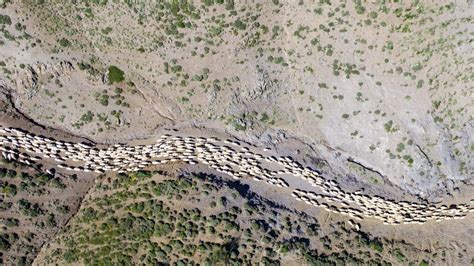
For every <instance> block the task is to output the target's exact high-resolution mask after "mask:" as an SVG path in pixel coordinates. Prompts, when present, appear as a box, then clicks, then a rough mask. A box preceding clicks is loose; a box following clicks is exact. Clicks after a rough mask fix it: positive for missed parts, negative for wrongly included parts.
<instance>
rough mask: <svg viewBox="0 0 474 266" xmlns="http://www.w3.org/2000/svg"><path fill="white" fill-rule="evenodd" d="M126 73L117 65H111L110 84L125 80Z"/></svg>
mask: <svg viewBox="0 0 474 266" xmlns="http://www.w3.org/2000/svg"><path fill="white" fill-rule="evenodd" d="M124 74H125V73H124V72H123V71H122V70H121V69H119V68H118V67H116V66H110V67H109V84H113V83H118V82H121V81H123V80H124V79H125V78H124V76H123V75H124Z"/></svg>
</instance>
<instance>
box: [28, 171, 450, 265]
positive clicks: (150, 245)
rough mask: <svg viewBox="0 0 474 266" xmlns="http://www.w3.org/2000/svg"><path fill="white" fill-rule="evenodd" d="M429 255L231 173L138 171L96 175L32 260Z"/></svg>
mask: <svg viewBox="0 0 474 266" xmlns="http://www.w3.org/2000/svg"><path fill="white" fill-rule="evenodd" d="M440 250H441V249H440ZM444 256H445V255H442V256H439V257H437V258H436V259H435V260H437V261H440V262H441V261H443V260H445V259H446V257H444ZM431 257H432V255H431V254H430V253H429V252H427V251H422V250H417V249H416V248H414V247H413V246H410V245H409V244H406V243H402V242H399V241H394V240H386V239H373V238H371V237H370V235H368V234H366V233H364V232H360V231H356V230H354V229H353V228H352V227H350V226H349V225H348V224H344V223H341V222H332V223H329V224H326V225H325V226H321V225H320V223H319V222H318V220H316V219H315V218H312V217H309V216H307V215H305V214H303V213H298V212H294V211H292V210H289V209H286V208H282V207H279V206H277V205H275V204H274V203H272V202H271V201H268V200H266V199H264V198H262V197H259V196H257V195H255V194H254V193H252V191H250V190H248V187H245V186H242V185H241V184H239V183H238V182H229V181H226V180H222V179H220V178H218V177H215V176H208V175H205V174H199V175H193V174H184V175H180V176H179V177H178V178H176V176H175V175H174V174H171V173H166V172H163V171H157V172H155V173H152V172H146V171H141V172H135V173H130V174H118V175H112V176H105V175H103V176H101V178H100V180H99V181H98V182H97V184H96V185H95V186H94V188H93V189H92V190H91V191H90V193H89V194H88V196H87V197H86V199H85V200H84V202H83V205H82V206H81V209H80V210H79V212H78V213H77V215H76V216H75V217H74V218H73V219H72V220H71V221H70V222H69V224H68V225H67V226H66V227H65V228H64V229H63V230H62V231H61V233H60V234H58V235H57V237H56V238H55V239H54V240H53V241H52V242H51V243H50V244H48V245H46V246H45V248H44V249H43V250H42V252H41V253H40V255H39V256H38V258H37V260H36V261H35V263H37V264H39V265H41V264H44V263H46V264H51V263H59V264H64V263H67V264H70V263H85V264H112V265H113V264H127V265H128V264H140V263H144V264H153V265H156V264H160V263H165V264H168V263H169V264H173V265H175V264H182V263H184V264H188V263H191V264H197V263H205V264H208V265H216V264H218V265H221V264H234V263H239V264H255V263H264V264H266V265H278V264H284V265H288V264H302V263H303V264H305V263H310V264H314V263H349V262H354V263H364V264H367V263H397V262H398V263H408V262H415V263H419V262H422V261H423V262H427V261H429V260H430V258H431Z"/></svg>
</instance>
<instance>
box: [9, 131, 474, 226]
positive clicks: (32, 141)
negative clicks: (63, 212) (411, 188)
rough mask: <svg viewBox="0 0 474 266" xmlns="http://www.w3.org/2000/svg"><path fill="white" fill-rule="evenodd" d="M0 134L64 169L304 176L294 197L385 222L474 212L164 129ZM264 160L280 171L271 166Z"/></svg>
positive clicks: (20, 156) (14, 153)
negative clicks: (114, 140) (305, 186)
mask: <svg viewBox="0 0 474 266" xmlns="http://www.w3.org/2000/svg"><path fill="white" fill-rule="evenodd" d="M0 133H1V135H0V143H1V146H0V149H1V151H2V155H3V157H4V158H5V159H7V160H17V161H20V162H22V163H25V164H28V165H31V164H33V163H34V161H38V160H42V158H41V157H43V158H48V159H50V160H52V161H55V163H56V164H57V167H58V168H63V169H65V170H70V171H84V172H96V173H104V172H105V171H116V172H128V171H138V170H141V169H144V168H147V167H149V166H151V165H159V164H165V163H170V162H178V161H179V162H185V163H188V164H198V163H200V164H204V165H208V166H209V167H210V168H212V169H215V170H216V171H218V172H221V173H224V174H227V175H229V176H231V177H232V178H234V179H240V178H242V177H251V178H253V179H254V180H256V181H264V182H266V183H268V184H271V185H275V186H278V187H282V188H288V187H289V184H288V183H287V182H286V181H285V180H284V179H283V178H282V177H281V176H287V177H288V176H293V177H297V178H302V179H304V180H306V181H307V182H309V184H310V185H311V186H313V187H316V188H317V189H318V190H319V191H320V192H318V193H317V192H314V191H303V190H300V189H295V190H293V192H292V193H291V195H292V197H294V198H295V199H296V200H299V201H303V202H305V203H307V204H310V205H313V206H317V207H321V208H324V209H326V210H328V211H330V212H334V213H339V214H344V215H349V216H351V217H352V218H354V219H363V218H364V217H372V218H376V219H379V220H382V221H383V222H384V223H385V224H409V223H416V224H423V223H425V222H427V221H430V220H434V221H442V220H449V219H462V218H464V217H466V215H467V214H468V213H469V212H474V207H473V206H470V205H469V204H458V205H451V206H445V205H443V206H435V205H427V204H419V203H411V202H404V201H401V202H396V201H393V200H387V199H384V198H381V197H378V196H368V195H363V194H362V193H360V192H354V193H348V192H345V191H343V190H341V189H340V187H339V186H338V184H337V183H336V182H334V181H332V180H326V179H324V178H323V177H322V176H321V175H320V174H319V173H318V172H317V171H315V170H312V169H310V168H308V167H303V166H302V165H300V164H299V163H298V162H296V161H294V160H293V159H292V158H290V157H278V158H277V157H274V156H263V155H261V154H257V153H253V152H251V151H250V148H249V147H246V146H243V145H240V143H239V142H237V141H233V140H229V139H227V140H220V139H218V138H213V137H211V138H204V137H191V136H189V137H182V136H172V135H169V134H166V135H163V136H161V137H160V138H158V139H157V140H156V143H154V144H149V145H137V146H127V145H124V144H115V145H112V146H110V147H109V148H106V149H99V148H96V147H94V146H92V145H90V144H85V143H72V142H66V141H61V140H54V139H52V138H47V137H42V136H37V135H34V134H31V133H28V132H25V131H23V130H20V129H15V128H0ZM21 150H23V151H24V152H21ZM264 151H266V150H264ZM25 152H26V153H25ZM30 154H37V155H39V156H41V157H39V156H37V155H30ZM66 163H67V164H66ZM264 165H267V166H270V168H271V169H279V170H271V169H270V168H268V167H264ZM471 203H472V201H471ZM356 226H358V225H356Z"/></svg>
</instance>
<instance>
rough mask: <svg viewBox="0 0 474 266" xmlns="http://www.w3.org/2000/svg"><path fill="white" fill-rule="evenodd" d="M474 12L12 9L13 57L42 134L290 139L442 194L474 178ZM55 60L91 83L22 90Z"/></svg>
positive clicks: (215, 4)
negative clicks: (281, 135) (175, 128)
mask: <svg viewBox="0 0 474 266" xmlns="http://www.w3.org/2000/svg"><path fill="white" fill-rule="evenodd" d="M13 11H17V12H18V13H15V12H13ZM470 11H472V6H469V5H468V4H467V3H450V2H439V1H437V2H436V3H432V2H429V3H428V2H424V1H414V2H405V3H398V2H394V3H388V2H385V1H380V2H377V3H364V2H363V1H354V2H352V1H351V2H347V3H345V2H339V1H299V2H297V1H278V0H275V1H272V3H268V2H267V1H256V2H252V3H234V2H233V1H231V0H226V1H221V0H218V1H212V0H208V1H169V2H168V1H163V2H157V3H140V4H126V3H115V2H113V1H102V2H100V3H99V4H94V3H76V4H64V3H59V2H58V3H57V4H47V5H46V4H33V3H31V2H28V3H23V4H8V5H7V8H6V9H4V10H3V11H2V12H8V14H11V17H12V18H11V21H12V22H11V23H10V25H5V26H3V27H4V31H5V32H9V35H8V34H7V33H5V34H6V35H8V36H10V38H7V40H5V41H4V47H5V48H8V50H9V51H17V52H18V53H11V52H10V53H8V52H5V51H3V50H2V53H3V55H4V56H6V60H4V62H5V64H6V66H5V70H6V71H8V72H9V73H12V74H11V75H7V78H11V82H9V83H10V85H11V88H13V91H14V92H15V94H16V96H17V97H16V100H17V104H18V106H19V107H20V108H22V109H24V110H25V111H26V112H27V113H28V114H29V115H31V116H32V117H33V118H34V119H36V120H38V121H41V122H42V123H45V124H49V125H53V126H55V127H61V128H65V129H68V130H70V131H73V132H76V133H80V134H84V135H88V136H94V138H97V139H104V138H110V137H115V138H122V139H123V138H133V137H140V136H144V135H147V134H149V133H150V132H152V130H153V129H154V128H156V127H158V126H164V125H171V124H178V125H179V124H183V123H184V124H190V123H191V124H193V123H194V124H201V125H205V126H212V127H219V128H222V127H226V128H227V129H228V130H230V131H232V132H234V133H235V134H237V135H239V134H240V135H242V136H244V134H245V135H246V136H257V137H262V139H265V138H263V137H265V136H266V135H267V134H270V135H272V134H274V133H273V132H274V129H275V130H281V129H283V130H285V131H286V132H287V133H289V134H291V135H295V136H297V137H299V138H304V139H306V140H307V141H308V142H310V143H313V144H314V146H315V147H317V146H318V145H320V144H324V145H327V146H329V147H331V148H333V149H336V150H338V151H339V152H342V154H344V155H345V156H347V157H348V158H349V157H351V158H352V159H353V160H352V161H355V162H357V163H358V165H359V166H363V167H364V168H366V169H370V170H371V171H373V172H374V173H377V175H378V178H376V179H387V180H389V181H390V182H393V183H394V184H396V185H398V186H400V187H402V188H403V189H405V190H407V191H410V192H411V193H414V194H419V195H420V196H428V195H431V194H427V193H426V192H428V191H433V190H439V189H443V190H444V189H445V186H446V187H448V188H447V192H450V193H452V192H453V190H452V188H453V187H454V188H456V187H457V186H458V182H456V181H457V180H464V179H466V178H467V177H469V176H472V173H473V169H472V165H474V164H473V162H472V156H471V154H472V151H473V148H474V146H472V144H470V143H472V113H473V108H472V106H473V103H472V98H473V97H472V91H473V90H472V84H473V82H472V80H473V76H472V45H470V39H471V38H472V34H473V31H472V27H470V25H471V24H472V23H471V22H472V15H471V14H472V12H470ZM24 18H26V20H25V22H24V23H23V22H22V21H23V19H24ZM104 18H107V19H104ZM17 23H19V24H18V26H17ZM7 24H8V23H7ZM33 32H34V34H35V35H36V36H34V37H33V36H32V34H33ZM22 34H23V35H22ZM11 36H13V37H11ZM26 36H29V37H28V38H26ZM33 46H34V47H33ZM19 49H23V51H19ZM33 51H34V53H33ZM49 53H53V54H55V55H56V57H57V58H58V59H62V60H69V61H70V62H72V64H73V65H74V67H75V69H76V70H75V71H74V72H73V73H71V74H70V75H69V76H60V75H58V76H57V77H56V76H55V78H54V79H45V80H41V79H39V80H38V82H39V83H38V84H40V85H42V86H35V91H34V92H33V91H31V90H30V89H31V88H30V87H29V86H26V88H25V86H23V85H24V84H23V83H22V84H21V85H22V86H20V87H21V89H20V88H18V86H17V85H18V84H15V80H16V81H17V80H18V79H17V77H19V76H20V77H21V76H22V75H24V74H23V72H25V71H22V70H21V69H19V68H18V66H21V64H26V65H28V64H33V63H34V62H35V61H37V60H38V61H40V62H41V61H51V60H50V59H49V57H48V56H46V55H47V54H49ZM5 54H7V55H5ZM30 54H32V55H33V56H31V57H30V58H29V59H28V58H27V56H26V55H30ZM466 55H467V56H466ZM53 61H57V59H55V60H53ZM115 66H117V67H118V68H117V69H118V70H120V71H123V73H122V72H120V71H118V72H117V71H112V74H111V72H110V71H109V70H110V69H112V70H116V68H115ZM111 67H112V68H111ZM26 69H28V67H26ZM29 71H30V70H27V71H26V74H28V73H30V72H29ZM16 72H18V73H17V74H15V73H16ZM114 73H120V75H119V76H120V77H119V76H116V75H114ZM110 77H112V79H110ZM117 78H118V79H117ZM122 79H124V81H121V80H122ZM41 82H43V83H41ZM35 84H36V83H35ZM36 85H37V84H36ZM15 88H17V91H15ZM25 91H28V93H25ZM39 103H40V104H39ZM38 110H41V111H40V112H38ZM262 134H263V135H262ZM322 156H324V157H327V158H326V159H331V158H330V157H331V156H335V155H334V154H323V155H322ZM348 164H351V163H348ZM344 167H346V168H348V169H350V167H349V166H344ZM356 167H357V166H356ZM376 179H374V180H376ZM447 180H453V181H454V183H453V181H449V182H446V181H447ZM373 182H375V181H373Z"/></svg>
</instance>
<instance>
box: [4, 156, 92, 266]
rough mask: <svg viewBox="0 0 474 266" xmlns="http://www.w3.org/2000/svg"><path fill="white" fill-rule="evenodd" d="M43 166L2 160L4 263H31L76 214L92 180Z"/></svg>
mask: <svg viewBox="0 0 474 266" xmlns="http://www.w3.org/2000/svg"><path fill="white" fill-rule="evenodd" d="M47 170H48V171H50V170H49V169H48V168H46V167H44V166H43V165H35V166H28V165H26V164H22V163H18V162H15V161H8V160H5V159H2V160H1V162H0V187H1V189H2V191H1V197H2V201H1V203H0V223H1V228H2V232H1V233H0V257H1V259H0V263H1V264H4V265H28V264H30V263H31V262H32V261H33V259H34V258H35V256H36V255H37V253H38V252H39V250H40V248H41V246H42V245H43V244H44V243H45V242H48V241H49V239H50V238H51V237H52V236H53V235H54V234H55V233H56V232H57V231H58V230H59V229H60V228H61V227H62V226H64V224H66V222H67V221H68V220H69V219H70V218H71V217H72V215H74V213H75V212H76V210H77V209H78V207H79V205H80V200H81V197H82V196H83V194H85V192H86V191H87V189H88V182H87V181H88V180H87V179H84V177H83V176H82V175H81V179H82V180H78V177H77V176H76V175H72V176H66V175H63V174H60V173H55V172H54V170H53V171H50V173H47V172H46V171H47ZM89 181H90V179H89Z"/></svg>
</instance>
